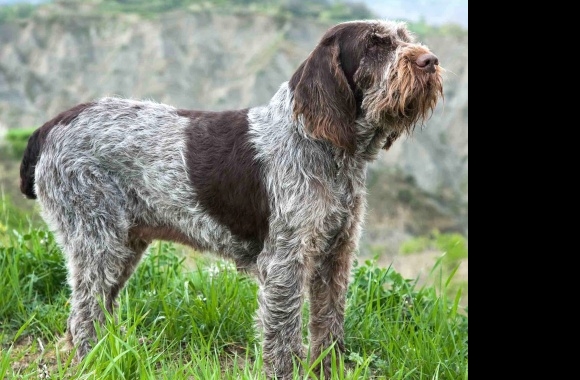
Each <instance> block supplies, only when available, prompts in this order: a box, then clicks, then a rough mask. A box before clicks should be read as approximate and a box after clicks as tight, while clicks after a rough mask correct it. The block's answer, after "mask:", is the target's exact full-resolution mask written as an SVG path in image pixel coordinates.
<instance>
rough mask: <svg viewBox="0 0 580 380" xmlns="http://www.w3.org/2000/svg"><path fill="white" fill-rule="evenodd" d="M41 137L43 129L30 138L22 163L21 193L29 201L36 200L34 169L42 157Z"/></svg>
mask: <svg viewBox="0 0 580 380" xmlns="http://www.w3.org/2000/svg"><path fill="white" fill-rule="evenodd" d="M42 137H43V136H41V129H40V128H39V129H37V130H36V131H34V133H33V134H32V135H31V136H30V137H29V138H28V145H27V146H26V149H25V150H24V156H23V157H22V162H21V163H20V191H21V192H22V194H24V196H26V198H28V199H36V193H35V192H34V169H35V168H36V163H37V162H38V158H39V157H40V151H41V149H42V145H43V144H44V138H42Z"/></svg>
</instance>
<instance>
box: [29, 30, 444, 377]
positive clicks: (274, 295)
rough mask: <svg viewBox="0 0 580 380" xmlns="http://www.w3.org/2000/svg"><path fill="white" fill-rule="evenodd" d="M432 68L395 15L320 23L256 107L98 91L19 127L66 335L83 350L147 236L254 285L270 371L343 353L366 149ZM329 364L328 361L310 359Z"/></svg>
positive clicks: (418, 107)
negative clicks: (229, 267)
mask: <svg viewBox="0 0 580 380" xmlns="http://www.w3.org/2000/svg"><path fill="white" fill-rule="evenodd" d="M441 71H442V69H441V68H440V67H439V62H438V59H437V57H436V56H435V55H433V54H432V53H431V52H430V51H429V49H428V48H427V47H425V46H424V45H421V44H419V43H415V42H414V38H413V37H412V36H411V34H410V33H409V31H408V30H407V28H406V26H405V25H404V24H403V23H396V22H389V21H355V22H345V23H341V24H338V25H336V26H334V27H332V28H331V29H329V30H328V31H327V32H326V34H324V36H323V37H322V39H321V41H320V42H319V44H318V45H317V46H316V47H315V49H314V50H313V51H312V53H311V54H310V55H309V57H308V58H307V59H306V60H305V61H304V62H303V63H302V64H301V65H300V67H298V69H297V70H296V72H295V73H294V74H293V75H292V77H291V78H290V80H289V81H288V82H285V83H282V85H281V86H280V88H279V90H278V92H277V93H276V94H275V95H274V96H273V98H272V99H271V100H270V102H269V104H267V105H265V106H261V107H254V108H249V109H242V110H236V111H224V112H206V111H193V110H184V109H177V108H174V107H171V106H168V105H164V104H158V103H155V102H150V101H136V100H128V99H120V98H111V97H108V98H102V99H100V100H96V101H93V102H90V103H84V104H80V105H77V106H76V107H73V108H72V109H70V110H68V111H65V112H63V113H61V114H59V115H58V116H56V117H55V118H54V119H52V120H50V121H48V122H47V123H46V124H44V125H43V126H42V127H40V128H39V129H38V130H36V131H35V132H34V134H33V135H32V136H31V138H30V140H29V143H28V148H27V149H26V152H25V153H24V157H23V160H22V164H21V169H20V175H21V190H22V192H23V193H24V194H25V195H26V196H27V197H28V198H38V201H39V203H40V205H41V209H42V215H43V217H44V219H45V220H46V222H47V223H48V225H49V226H50V228H51V229H52V230H53V231H54V233H55V236H56V238H57V241H58V243H59V245H60V246H61V247H62V250H63V252H64V255H65V256H66V259H67V265H68V273H69V277H68V280H69V284H70V287H71V289H72V296H71V297H72V302H71V305H72V307H71V313H70V317H69V319H68V329H67V337H68V339H69V340H70V341H71V342H72V343H73V344H75V345H76V347H77V354H78V357H79V358H82V357H84V356H85V355H86V354H87V352H88V351H89V350H90V348H91V344H92V343H93V342H94V339H95V329H94V325H93V322H94V321H101V322H102V321H103V319H104V313H103V310H102V309H101V307H100V306H99V300H100V299H101V297H104V301H105V306H106V307H107V308H108V309H109V310H111V311H112V309H113V307H114V305H115V298H116V297H117V295H118V293H119V291H120V290H121V288H123V286H124V285H125V283H126V281H127V280H128V279H129V277H130V276H131V274H132V273H133V271H134V269H135V267H136V266H137V265H138V263H139V260H140V259H141V257H142V255H143V252H144V251H145V250H146V248H147V246H148V245H149V244H150V243H151V241H152V240H154V239H162V240H170V241H176V242H180V243H185V244H188V245H190V246H192V247H194V248H195V249H198V250H207V251H213V252H216V253H218V254H220V255H221V256H222V257H225V258H228V259H231V260H233V261H234V262H235V263H236V265H237V267H238V268H239V269H242V270H245V271H248V272H251V273H254V274H255V275H256V276H257V279H258V281H259V301H258V302H259V310H258V313H257V322H258V323H257V325H258V329H259V332H260V333H261V335H262V337H263V357H264V360H265V363H266V366H267V369H268V371H269V374H270V375H272V376H273V375H276V376H277V377H278V378H284V379H285V378H288V377H290V376H291V374H292V369H293V364H292V363H293V359H294V358H295V356H296V357H298V358H303V357H304V354H305V352H304V347H303V342H302V318H301V308H302V304H303V300H304V297H305V295H306V294H307V295H308V297H309V299H310V318H309V321H310V322H309V326H308V327H309V332H310V335H309V336H310V345H311V353H312V354H313V357H316V356H317V355H318V354H320V353H321V352H322V351H323V350H324V349H325V348H327V347H329V346H330V345H332V344H334V343H336V347H337V348H338V349H341V350H342V349H344V348H343V336H344V332H343V320H344V313H345V294H346V291H347V286H348V282H349V274H350V270H351V260H352V258H353V253H354V252H355V250H356V248H357V244H358V240H359V236H360V230H361V223H362V221H363V216H364V215H363V214H364V210H365V173H366V168H367V165H368V163H369V162H370V161H371V160H373V159H374V158H376V157H377V154H378V153H379V151H380V150H381V149H388V148H389V147H390V146H391V144H392V143H393V141H395V140H396V139H397V138H398V137H399V136H401V135H402V134H405V133H411V132H412V131H413V129H414V127H415V126H416V125H421V124H423V123H424V121H425V120H426V119H428V118H429V117H430V115H431V113H432V111H433V109H434V108H435V106H436V103H437V101H438V100H439V99H440V98H441V97H442V95H443V90H442V79H441ZM323 367H324V372H325V373H326V374H327V375H328V374H329V372H330V368H329V365H328V361H324V362H323Z"/></svg>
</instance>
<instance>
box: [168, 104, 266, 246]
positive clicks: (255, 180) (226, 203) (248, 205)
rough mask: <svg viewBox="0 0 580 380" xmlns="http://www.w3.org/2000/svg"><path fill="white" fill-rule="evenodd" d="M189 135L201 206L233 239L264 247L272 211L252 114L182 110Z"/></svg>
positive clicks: (193, 178)
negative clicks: (251, 138) (253, 133)
mask: <svg viewBox="0 0 580 380" xmlns="http://www.w3.org/2000/svg"><path fill="white" fill-rule="evenodd" d="M177 113H178V115H180V116H184V117H188V118H189V119H190V120H191V124H190V127H189V128H188V129H187V132H186V144H187V152H186V163H187V169H188V173H189V179H190V181H191V183H192V185H193V187H194V188H195V190H196V195H197V198H198V200H199V202H200V204H201V206H202V207H203V208H204V209H205V210H206V211H207V212H208V213H209V214H210V215H211V216H212V217H214V218H215V219H216V220H217V221H218V222H219V223H221V224H223V225H225V226H227V227H228V228H229V229H230V231H231V232H232V234H234V235H235V236H237V237H238V238H240V239H242V240H246V241H253V242H259V243H260V246H261V245H262V243H263V241H264V239H265V237H266V235H267V234H268V219H269V217H270V207H269V203H268V195H267V191H266V186H265V184H264V181H263V179H262V167H261V164H260V162H259V161H257V160H256V151H255V148H254V147H253V146H252V144H251V143H250V141H249V136H248V129H249V122H248V110H247V109H244V110H238V111H225V112H203V111H187V110H178V111H177Z"/></svg>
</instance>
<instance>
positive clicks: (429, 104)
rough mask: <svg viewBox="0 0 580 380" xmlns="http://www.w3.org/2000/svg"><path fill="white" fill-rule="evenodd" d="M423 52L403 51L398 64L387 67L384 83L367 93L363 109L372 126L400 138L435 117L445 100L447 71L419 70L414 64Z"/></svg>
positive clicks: (438, 69) (437, 67)
mask: <svg viewBox="0 0 580 380" xmlns="http://www.w3.org/2000/svg"><path fill="white" fill-rule="evenodd" d="M420 52H422V51H411V49H408V51H405V50H404V49H403V50H402V51H401V52H399V57H400V58H399V59H398V60H397V61H395V63H396V65H391V66H389V67H387V70H386V72H385V75H384V76H383V78H382V80H381V81H380V83H377V84H376V85H374V86H372V87H371V88H370V89H369V90H367V91H366V92H365V95H364V99H363V102H362V108H363V109H364V110H365V111H366V113H365V118H366V120H367V121H368V122H369V123H371V124H373V125H375V126H377V127H378V128H381V129H386V130H388V131H390V132H392V133H396V134H398V135H400V134H402V133H411V132H413V130H414V129H415V127H416V126H417V125H423V124H424V123H425V121H426V120H427V119H429V118H430V117H431V115H432V113H433V111H434V109H435V107H436V105H437V102H438V101H439V99H442V98H443V81H442V77H441V73H442V72H443V71H444V69H443V68H441V67H440V66H436V67H435V72H434V73H428V72H425V71H423V70H421V69H420V68H418V67H417V66H416V65H415V64H414V63H413V62H415V61H416V56H417V54H419V53H420Z"/></svg>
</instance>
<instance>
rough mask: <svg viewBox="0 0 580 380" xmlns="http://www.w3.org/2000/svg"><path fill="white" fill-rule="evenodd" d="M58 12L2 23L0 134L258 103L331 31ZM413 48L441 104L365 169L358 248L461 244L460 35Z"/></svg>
mask: <svg viewBox="0 0 580 380" xmlns="http://www.w3.org/2000/svg"><path fill="white" fill-rule="evenodd" d="M58 7H60V8H59V9H55V8H54V7H46V8H43V9H40V11H39V12H37V13H36V14H35V15H34V16H33V17H32V18H30V19H27V20H22V21H18V22H5V23H2V24H0V132H1V131H2V130H6V129H8V128H20V127H33V126H39V125H41V124H42V123H43V122H44V121H46V120H48V119H49V118H51V117H52V116H54V115H55V114H57V113H58V112H60V111H62V110H64V109H66V108H68V107H70V106H73V105H75V104H77V103H80V102H84V101H88V100H91V99H95V98H99V97H102V96H106V95H120V96H123V97H131V98H148V99H153V100H156V101H160V102H167V103H170V104H172V105H175V106H177V107H182V108H197V109H211V110H222V109H228V108H241V107H248V106H254V105H259V104H263V103H265V102H267V101H268V100H269V99H270V97H271V96H272V95H273V94H274V92H275V91H276V90H277V88H278V86H279V85H280V83H282V82H283V81H286V80H288V79H289V78H290V75H291V74H292V72H293V71H294V70H295V69H296V67H297V66H298V65H299V63H300V62H301V61H302V60H303V59H304V58H305V57H306V56H307V55H308V53H309V52H310V51H311V49H312V48H313V47H314V45H315V44H316V43H317V41H318V39H319V38H320V36H321V35H322V34H323V33H324V31H325V30H326V29H327V28H328V27H329V26H330V24H325V23H322V22H315V21H311V20H304V19H296V18H282V17H275V16H269V15H267V14H260V13H256V12H237V13H233V12H232V13H230V14H225V13H223V12H221V13H218V12H212V11H204V10H191V9H190V10H187V11H180V12H170V13H165V14H160V15H156V16H155V17H145V16H138V15H132V14H100V13H95V12H93V11H92V10H91V8H90V7H88V6H87V7H76V8H70V7H66V6H63V5H60V6H58ZM423 42H425V43H426V44H427V45H429V46H430V47H431V49H432V50H433V51H434V52H435V53H436V54H437V55H438V56H439V58H440V61H441V64H442V66H443V67H445V69H446V70H447V71H446V74H445V102H444V103H442V104H440V106H439V108H438V109H436V111H435V112H434V114H433V117H432V118H431V119H430V120H429V121H428V123H427V125H426V126H425V128H424V129H423V130H417V132H416V134H415V135H414V136H413V137H412V138H408V139H404V140H402V141H399V142H398V143H397V144H396V145H395V146H394V147H393V148H392V149H391V150H390V151H388V152H385V153H383V154H382V155H381V158H380V160H379V161H378V162H376V163H375V164H374V165H373V166H372V170H371V172H370V174H369V186H370V188H369V193H370V198H369V217H368V221H369V222H368V223H367V226H368V230H367V233H366V235H365V239H366V241H367V242H368V244H371V241H372V244H373V245H374V246H377V244H378V246H380V247H382V248H381V249H387V250H388V249H391V250H392V249H396V246H397V244H398V243H400V242H401V241H402V240H404V239H406V238H407V237H409V236H411V235H416V234H421V233H426V232H429V231H430V230H431V229H432V228H439V229H440V230H442V231H447V230H450V231H451V230H452V231H460V232H462V233H464V234H467V200H468V199H467V192H468V191H467V174H468V173H467V171H468V163H467V157H468V149H467V148H468V144H467V116H468V115H467V83H468V81H467V79H468V78H467V73H468V70H467V53H468V46H467V45H468V43H467V42H468V40H467V33H465V35H447V36H441V35H439V36H426V37H425V39H424V40H423ZM389 247H390V248H389Z"/></svg>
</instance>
